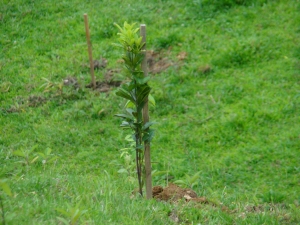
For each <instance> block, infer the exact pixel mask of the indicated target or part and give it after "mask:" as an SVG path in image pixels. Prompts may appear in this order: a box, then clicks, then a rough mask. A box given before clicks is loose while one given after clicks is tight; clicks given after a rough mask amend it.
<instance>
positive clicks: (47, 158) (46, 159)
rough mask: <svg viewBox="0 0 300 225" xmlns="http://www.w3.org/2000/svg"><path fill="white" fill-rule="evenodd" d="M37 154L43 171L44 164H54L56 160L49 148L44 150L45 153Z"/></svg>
mask: <svg viewBox="0 0 300 225" xmlns="http://www.w3.org/2000/svg"><path fill="white" fill-rule="evenodd" d="M37 154H38V156H39V157H40V158H41V160H42V164H43V167H44V169H45V167H46V164H49V163H51V162H54V161H55V160H57V159H58V156H56V155H54V154H53V153H52V149H51V148H47V149H46V150H45V152H38V153H37Z"/></svg>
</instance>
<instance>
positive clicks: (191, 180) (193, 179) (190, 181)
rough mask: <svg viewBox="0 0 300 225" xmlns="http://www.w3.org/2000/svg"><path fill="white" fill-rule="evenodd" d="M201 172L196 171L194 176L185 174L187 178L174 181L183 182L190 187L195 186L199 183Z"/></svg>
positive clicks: (176, 182)
mask: <svg viewBox="0 0 300 225" xmlns="http://www.w3.org/2000/svg"><path fill="white" fill-rule="evenodd" d="M200 173H201V172H198V173H195V174H194V175H193V176H189V175H188V174H186V175H185V178H183V179H182V180H176V181H174V183H175V184H183V185H185V186H188V187H189V188H193V187H195V186H197V185H198V184H199V178H200Z"/></svg>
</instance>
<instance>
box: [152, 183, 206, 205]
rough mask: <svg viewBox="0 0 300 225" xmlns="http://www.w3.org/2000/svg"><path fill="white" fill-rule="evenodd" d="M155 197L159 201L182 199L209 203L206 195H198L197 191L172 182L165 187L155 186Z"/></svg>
mask: <svg viewBox="0 0 300 225" xmlns="http://www.w3.org/2000/svg"><path fill="white" fill-rule="evenodd" d="M152 194H153V198H155V199H157V200H159V201H166V202H177V201H179V200H181V199H184V200H185V201H187V202H188V201H194V202H198V203H203V204H208V203H209V202H208V200H207V199H206V198H205V197H198V196H197V194H196V192H195V191H193V190H192V189H189V188H181V187H178V186H177V185H176V184H172V183H170V184H169V186H167V187H165V188H163V187H161V186H155V187H153V189H152Z"/></svg>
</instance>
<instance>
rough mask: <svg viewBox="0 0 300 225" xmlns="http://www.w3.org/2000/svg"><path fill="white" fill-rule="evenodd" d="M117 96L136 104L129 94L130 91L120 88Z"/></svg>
mask: <svg viewBox="0 0 300 225" xmlns="http://www.w3.org/2000/svg"><path fill="white" fill-rule="evenodd" d="M116 95H118V96H120V97H122V98H125V99H128V100H130V101H132V102H134V99H133V98H132V96H131V95H130V93H128V91H126V90H124V89H122V88H119V90H118V91H117V92H116Z"/></svg>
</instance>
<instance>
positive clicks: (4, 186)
mask: <svg viewBox="0 0 300 225" xmlns="http://www.w3.org/2000/svg"><path fill="white" fill-rule="evenodd" d="M0 188H1V189H2V190H3V191H4V193H5V194H7V195H8V196H12V193H11V190H10V188H9V186H8V184H7V182H6V180H5V179H0ZM0 209H1V212H2V224H3V225H5V224H6V223H5V211H4V206H3V201H2V196H1V195H0Z"/></svg>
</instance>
